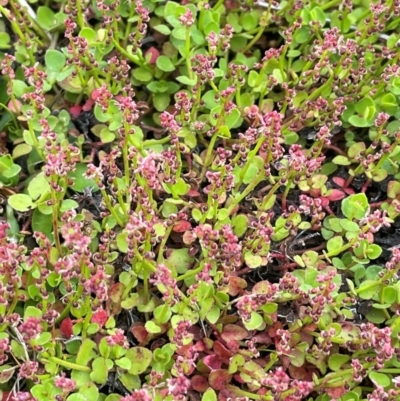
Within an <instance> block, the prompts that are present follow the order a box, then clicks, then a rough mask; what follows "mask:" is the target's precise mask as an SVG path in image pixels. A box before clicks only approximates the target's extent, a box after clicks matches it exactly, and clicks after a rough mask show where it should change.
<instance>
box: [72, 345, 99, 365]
mask: <svg viewBox="0 0 400 401" xmlns="http://www.w3.org/2000/svg"><path fill="white" fill-rule="evenodd" d="M95 348H96V343H95V342H93V341H92V340H90V339H89V338H86V339H85V340H83V342H82V345H81V346H80V348H79V351H78V355H77V356H76V363H77V364H78V365H84V366H87V365H88V364H89V362H90V361H91V360H92V359H93V358H94V357H95V356H96V354H95V353H94V352H93V350H94V349H95Z"/></svg>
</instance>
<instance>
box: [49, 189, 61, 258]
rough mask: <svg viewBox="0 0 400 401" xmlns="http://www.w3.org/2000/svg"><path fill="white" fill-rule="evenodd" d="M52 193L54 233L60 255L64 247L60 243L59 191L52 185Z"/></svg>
mask: <svg viewBox="0 0 400 401" xmlns="http://www.w3.org/2000/svg"><path fill="white" fill-rule="evenodd" d="M50 195H51V202H52V206H53V207H52V221H53V234H54V242H55V244H56V248H57V251H58V254H59V256H60V257H61V256H62V249H61V243H60V235H59V229H58V206H59V202H58V199H57V193H56V191H55V190H54V189H53V188H52V186H51V185H50Z"/></svg>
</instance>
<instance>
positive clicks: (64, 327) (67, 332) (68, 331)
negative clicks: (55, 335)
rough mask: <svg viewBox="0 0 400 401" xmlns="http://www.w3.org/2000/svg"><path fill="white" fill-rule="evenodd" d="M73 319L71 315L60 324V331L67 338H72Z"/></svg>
mask: <svg viewBox="0 0 400 401" xmlns="http://www.w3.org/2000/svg"><path fill="white" fill-rule="evenodd" d="M72 327H73V324H72V320H71V318H69V317H66V318H65V319H64V320H63V321H62V322H61V324H60V331H61V334H62V335H63V336H64V337H65V338H67V339H68V338H71V336H72V334H73V332H72Z"/></svg>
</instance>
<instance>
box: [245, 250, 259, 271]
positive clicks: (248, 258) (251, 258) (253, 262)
mask: <svg viewBox="0 0 400 401" xmlns="http://www.w3.org/2000/svg"><path fill="white" fill-rule="evenodd" d="M244 261H245V262H246V265H247V266H248V267H250V268H252V269H255V268H257V267H260V266H261V263H262V258H261V256H260V255H254V254H253V253H252V252H246V253H245V254H244Z"/></svg>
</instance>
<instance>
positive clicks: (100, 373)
mask: <svg viewBox="0 0 400 401" xmlns="http://www.w3.org/2000/svg"><path fill="white" fill-rule="evenodd" d="M107 377H108V367H107V362H106V359H105V358H103V357H97V358H96V359H94V360H93V363H92V372H91V373H90V378H91V379H92V380H93V381H94V382H95V383H97V384H104V383H106V382H107Z"/></svg>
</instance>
